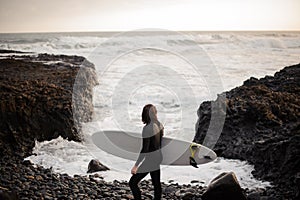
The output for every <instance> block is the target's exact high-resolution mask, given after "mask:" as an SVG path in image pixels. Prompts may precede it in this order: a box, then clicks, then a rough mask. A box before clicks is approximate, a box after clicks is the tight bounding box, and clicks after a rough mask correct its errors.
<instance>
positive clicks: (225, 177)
mask: <svg viewBox="0 0 300 200" xmlns="http://www.w3.org/2000/svg"><path fill="white" fill-rule="evenodd" d="M202 199H203V200H222V199H231V200H246V196H245V195H244V193H243V191H242V188H241V186H240V185H239V183H238V181H237V178H236V176H235V174H234V173H233V172H227V173H225V172H224V173H222V174H220V175H219V176H217V177H216V178H214V179H213V180H212V181H211V182H210V184H209V185H208V188H207V190H206V191H205V193H204V194H203V195H202Z"/></svg>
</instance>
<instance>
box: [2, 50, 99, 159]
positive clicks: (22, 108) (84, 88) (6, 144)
mask: <svg viewBox="0 0 300 200" xmlns="http://www.w3.org/2000/svg"><path fill="white" fill-rule="evenodd" d="M49 61H51V63H50V62H49ZM47 62H48V63H47ZM81 66H82V67H81ZM75 80H79V81H77V82H78V83H80V84H78V85H76V86H75V87H74V82H75ZM95 84H96V75H95V72H94V66H93V64H91V63H89V62H88V61H86V60H85V58H83V57H79V56H62V55H49V54H39V55H37V56H15V58H7V59H0V121H1V123H0V157H2V156H3V155H4V154H16V153H17V154H20V155H21V156H25V155H28V154H29V153H30V152H31V150H32V147H33V146H34V141H35V140H38V141H43V140H50V139H53V138H56V137H58V136H62V137H63V138H68V139H69V140H75V141H80V140H81V136H80V134H79V133H80V126H78V124H79V122H83V121H88V120H90V119H91V115H92V113H93V106H92V88H93V86H94V85H95ZM73 88H75V89H76V90H74V91H73ZM72 98H73V99H72ZM72 101H73V102H72ZM73 113H74V117H73Z"/></svg>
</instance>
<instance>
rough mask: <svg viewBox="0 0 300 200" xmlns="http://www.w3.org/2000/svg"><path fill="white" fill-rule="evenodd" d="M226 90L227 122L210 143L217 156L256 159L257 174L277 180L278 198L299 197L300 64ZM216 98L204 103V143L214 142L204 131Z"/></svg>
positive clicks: (200, 126) (200, 133) (199, 135)
mask: <svg viewBox="0 0 300 200" xmlns="http://www.w3.org/2000/svg"><path fill="white" fill-rule="evenodd" d="M222 96H226V118H225V123H224V127H223V129H222V132H221V135H220V137H219V139H218V141H217V143H216V144H215V146H213V147H211V148H213V150H215V151H216V152H217V154H218V155H219V156H222V157H226V158H232V159H241V160H247V161H248V162H249V163H250V164H253V165H254V167H255V171H254V172H253V175H254V176H255V177H257V178H259V179H264V180H267V181H271V182H272V184H273V185H274V187H275V189H274V190H273V189H272V190H273V191H272V193H273V192H274V191H275V193H277V195H276V196H275V198H282V197H284V198H286V199H293V198H295V196H296V195H297V193H298V192H299V191H298V187H297V184H296V182H297V181H296V179H297V177H296V174H297V172H299V169H300V64H298V65H294V66H290V67H285V68H284V69H282V70H281V71H279V72H276V73H275V75H274V76H266V77H264V78H261V79H256V78H250V79H249V80H247V81H245V82H244V84H243V85H242V86H240V87H237V88H234V89H232V90H231V91H229V92H225V93H223V94H222ZM215 103H216V101H213V102H209V101H207V102H203V103H202V104H201V105H200V108H199V110H198V116H199V120H198V123H197V130H196V135H195V138H194V142H197V143H203V142H204V138H205V143H204V145H207V146H209V145H210V143H212V142H210V137H206V133H207V130H208V128H209V125H210V119H211V112H212V109H211V107H212V105H213V104H215ZM213 139H215V138H213Z"/></svg>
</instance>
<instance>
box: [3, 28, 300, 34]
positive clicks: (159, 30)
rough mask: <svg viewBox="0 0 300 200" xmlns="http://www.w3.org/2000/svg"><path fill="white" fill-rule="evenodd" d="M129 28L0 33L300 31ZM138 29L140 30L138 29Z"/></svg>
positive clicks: (287, 30)
mask: <svg viewBox="0 0 300 200" xmlns="http://www.w3.org/2000/svg"><path fill="white" fill-rule="evenodd" d="M152 29H153V30H151V29H149V30H147V29H146V28H145V29H131V30H87V31H79V30H75V31H36V32H35V31H24V32H22V31H20V32H19V31H16V32H0V34H31V33H32V34H33V33H120V32H167V31H170V32H172V31H174V32H300V29H286V30H285V29H284V30H275V29H274V30H262V29H258V30H252V29H251V30H239V29H237V30H168V29H159V28H158V29H157V30H155V29H154V28H152ZM139 30H140V31H139Z"/></svg>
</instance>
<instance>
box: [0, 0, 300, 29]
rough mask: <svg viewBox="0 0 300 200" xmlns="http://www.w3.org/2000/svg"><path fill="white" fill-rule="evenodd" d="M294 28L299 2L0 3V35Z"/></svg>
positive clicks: (112, 0) (32, 0)
mask: <svg viewBox="0 0 300 200" xmlns="http://www.w3.org/2000/svg"><path fill="white" fill-rule="evenodd" d="M142 28H161V29H168V30H200V31H201V30H206V31H216V30H298V31H299V30H300V0H165V1H163V0H160V1H159V0H0V32H2V33H4V32H65V31H124V30H126V31H129V30H134V29H142Z"/></svg>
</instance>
